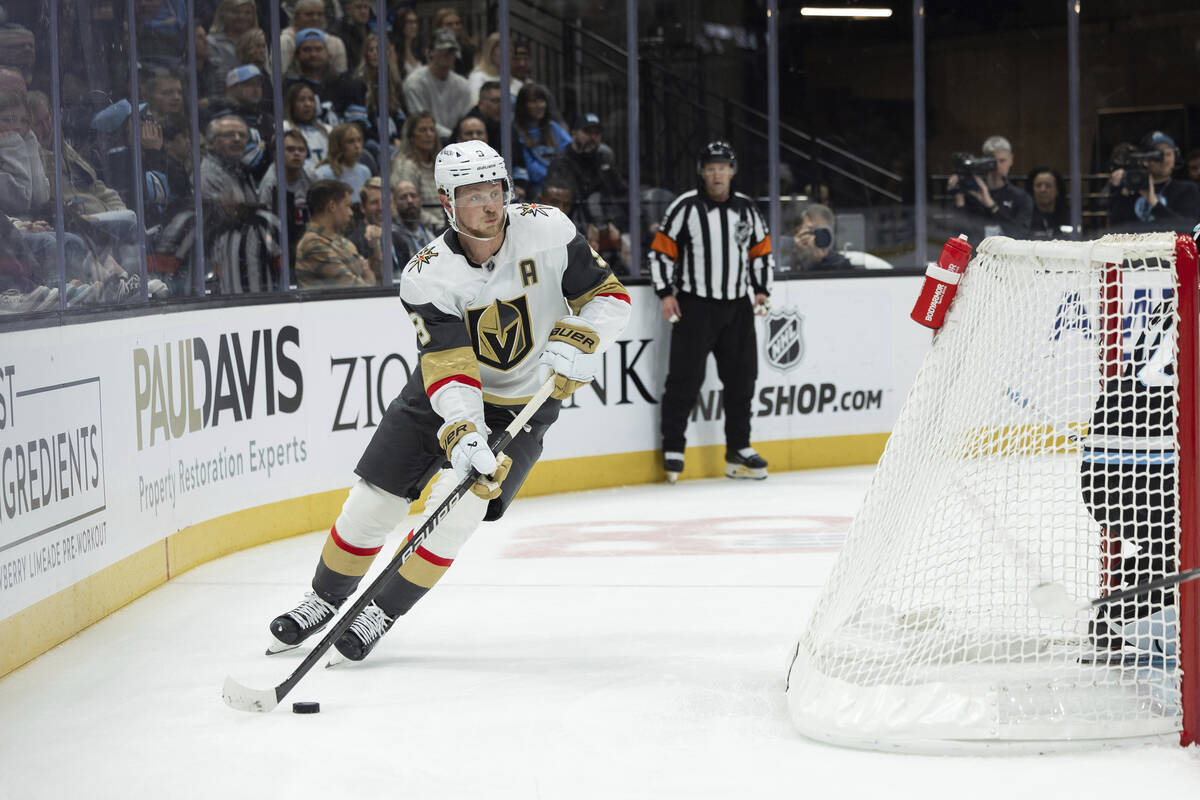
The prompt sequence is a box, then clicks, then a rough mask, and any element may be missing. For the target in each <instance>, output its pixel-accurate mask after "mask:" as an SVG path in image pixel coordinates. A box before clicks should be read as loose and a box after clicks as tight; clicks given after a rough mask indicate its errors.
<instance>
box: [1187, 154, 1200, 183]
mask: <svg viewBox="0 0 1200 800" xmlns="http://www.w3.org/2000/svg"><path fill="white" fill-rule="evenodd" d="M1185 163H1186V165H1187V174H1186V175H1185V176H1184V177H1186V178H1187V179H1188V180H1189V181H1191V182H1192V183H1195V184H1200V149H1196V150H1189V151H1188V154H1187V161H1186V162H1185Z"/></svg>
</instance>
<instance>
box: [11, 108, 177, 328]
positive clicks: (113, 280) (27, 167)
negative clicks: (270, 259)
mask: <svg viewBox="0 0 1200 800" xmlns="http://www.w3.org/2000/svg"><path fill="white" fill-rule="evenodd" d="M26 99H27V98H26V96H25V94H24V93H23V92H15V91H11V90H3V91H0V212H2V213H3V215H4V218H5V220H6V223H11V225H12V226H13V228H15V229H16V233H14V234H13V237H14V238H19V239H20V242H21V244H22V245H23V246H24V247H25V248H28V250H29V251H30V252H31V253H32V255H33V260H32V261H31V262H25V267H27V268H28V269H26V270H20V272H21V277H22V279H23V280H28V279H31V278H32V279H36V280H35V283H44V282H45V280H50V281H51V282H52V283H57V282H58V274H57V269H55V268H52V267H49V265H57V264H58V263H59V262H58V256H57V233H56V232H55V230H54V228H53V227H52V226H51V225H50V223H49V222H48V221H47V218H48V217H51V214H52V210H53V209H52V208H51V207H50V206H49V204H50V202H51V199H52V195H51V185H50V181H49V179H48V178H47V176H46V171H45V160H44V155H43V153H42V152H41V148H40V146H39V144H38V140H37V135H36V134H35V133H34V131H33V126H32V119H31V116H30V113H29V107H28V105H27V103H26ZM64 144H65V142H64ZM51 163H52V162H51ZM71 214H72V215H74V214H75V212H74V211H72V212H71ZM126 216H128V215H126ZM80 219H82V217H80ZM126 222H127V221H126ZM121 224H122V223H121V222H119V221H118V220H116V219H113V220H111V225H112V226H114V227H117V226H120V225H121ZM81 225H82V227H81V230H82V229H85V228H88V227H90V223H87V222H86V221H84V222H82V223H81ZM62 235H63V238H64V240H65V254H66V263H65V264H63V270H64V276H63V277H64V280H66V281H68V282H73V285H74V286H75V287H76V288H80V287H82V286H83V284H85V283H87V284H91V283H93V281H95V282H96V283H97V285H96V287H95V289H96V292H97V293H98V294H101V295H102V296H101V297H100V298H99V299H100V300H101V301H103V302H123V301H126V300H129V299H134V298H133V296H132V293H133V292H134V291H135V290H140V285H141V284H140V282H130V281H128V280H127V277H128V276H126V274H125V271H124V270H123V269H121V267H120V266H119V265H118V264H117V263H116V261H114V260H113V259H112V258H111V257H109V255H108V253H107V252H105V253H102V254H100V255H101V256H102V257H103V264H101V263H99V262H97V259H96V258H95V257H94V256H93V255H92V253H91V252H90V251H89V248H88V245H87V244H86V243H85V242H84V240H83V239H81V238H80V237H79V236H78V235H76V234H74V233H70V232H63V234H62ZM13 246H14V247H15V246H16V245H15V244H14V245H13ZM4 271H7V269H6V270H4ZM100 279H105V280H103V282H101V280H100ZM156 286H158V284H156ZM5 288H11V287H5ZM33 288H34V286H33V285H27V286H26V288H25V289H23V290H22V291H25V292H28V291H30V290H31V289H33ZM164 288H165V287H164ZM72 291H73V293H74V291H75V290H74V289H73V290H72ZM51 295H52V296H51ZM139 297H140V295H139ZM57 299H58V290H57V289H52V291H51V292H50V293H49V294H45V295H43V294H40V293H38V294H26V295H25V300H27V301H30V302H32V303H33V304H34V305H33V307H29V308H24V309H23V310H25V311H37V310H41V309H42V308H43V307H49V306H50V305H53V304H54V302H56V301H57ZM71 299H72V300H75V299H77V298H76V297H74V296H73V297H72V298H71ZM96 299H97V298H96V297H93V298H92V300H93V301H95V300H96ZM43 304H44V305H43Z"/></svg>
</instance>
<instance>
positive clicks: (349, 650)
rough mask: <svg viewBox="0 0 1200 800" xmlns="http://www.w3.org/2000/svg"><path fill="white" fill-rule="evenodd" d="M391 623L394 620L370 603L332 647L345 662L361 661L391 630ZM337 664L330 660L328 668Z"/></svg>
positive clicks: (335, 661)
mask: <svg viewBox="0 0 1200 800" xmlns="http://www.w3.org/2000/svg"><path fill="white" fill-rule="evenodd" d="M393 622H395V620H394V619H393V618H392V617H389V616H388V615H387V614H385V613H384V612H383V609H382V608H380V607H379V606H377V605H375V604H374V603H371V604H370V605H369V606H367V607H366V608H364V609H363V610H362V611H360V612H359V614H358V616H357V617H355V618H354V622H352V623H350V627H349V628H347V629H346V632H345V633H343V634H342V635H341V636H339V637H338V639H337V641H336V642H334V643H333V646H334V647H335V648H336V649H337V651H338V652H339V653H340V654H341V655H342V657H343V658H345V659H346V660H347V661H362V660H363V659H364V658H366V657H367V654H368V653H370V652H371V650H372V649H373V648H374V647H375V645H376V644H378V642H379V640H380V639H382V638H383V635H384V634H385V633H387V632H388V631H389V630H390V629H391V627H392V623H393ZM338 663H340V662H339V661H337V660H331V661H330V663H329V664H328V666H331V667H332V666H335V665H336V664H338Z"/></svg>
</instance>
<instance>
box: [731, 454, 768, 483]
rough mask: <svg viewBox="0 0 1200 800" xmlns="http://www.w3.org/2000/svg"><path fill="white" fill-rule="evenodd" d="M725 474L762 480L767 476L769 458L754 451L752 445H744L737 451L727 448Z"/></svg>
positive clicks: (736, 477) (737, 477) (742, 478)
mask: <svg viewBox="0 0 1200 800" xmlns="http://www.w3.org/2000/svg"><path fill="white" fill-rule="evenodd" d="M725 476H726V477H727V478H735V479H738V480H751V481H761V480H763V479H765V478H766V477H767V460H766V459H765V458H763V457H762V456H760V455H759V454H758V453H756V452H754V448H752V447H743V448H742V449H741V450H738V451H737V452H733V451H731V450H726V451H725Z"/></svg>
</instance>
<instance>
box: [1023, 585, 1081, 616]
mask: <svg viewBox="0 0 1200 800" xmlns="http://www.w3.org/2000/svg"><path fill="white" fill-rule="evenodd" d="M1029 602H1030V603H1032V604H1033V607H1034V608H1036V609H1037V610H1038V611H1039V612H1041V613H1042V614H1052V615H1054V616H1058V617H1070V616H1073V615H1075V614H1076V613H1077V612H1079V611H1080V610H1082V608H1085V607H1086V604H1085V605H1083V606H1081V605H1080V604H1079V603H1078V602H1076V601H1075V600H1072V599H1071V595H1069V594H1067V588H1066V587H1065V586H1063V585H1062V584H1061V583H1041V584H1038V585H1037V586H1035V587H1033V589H1032V590H1030V592H1029Z"/></svg>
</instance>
